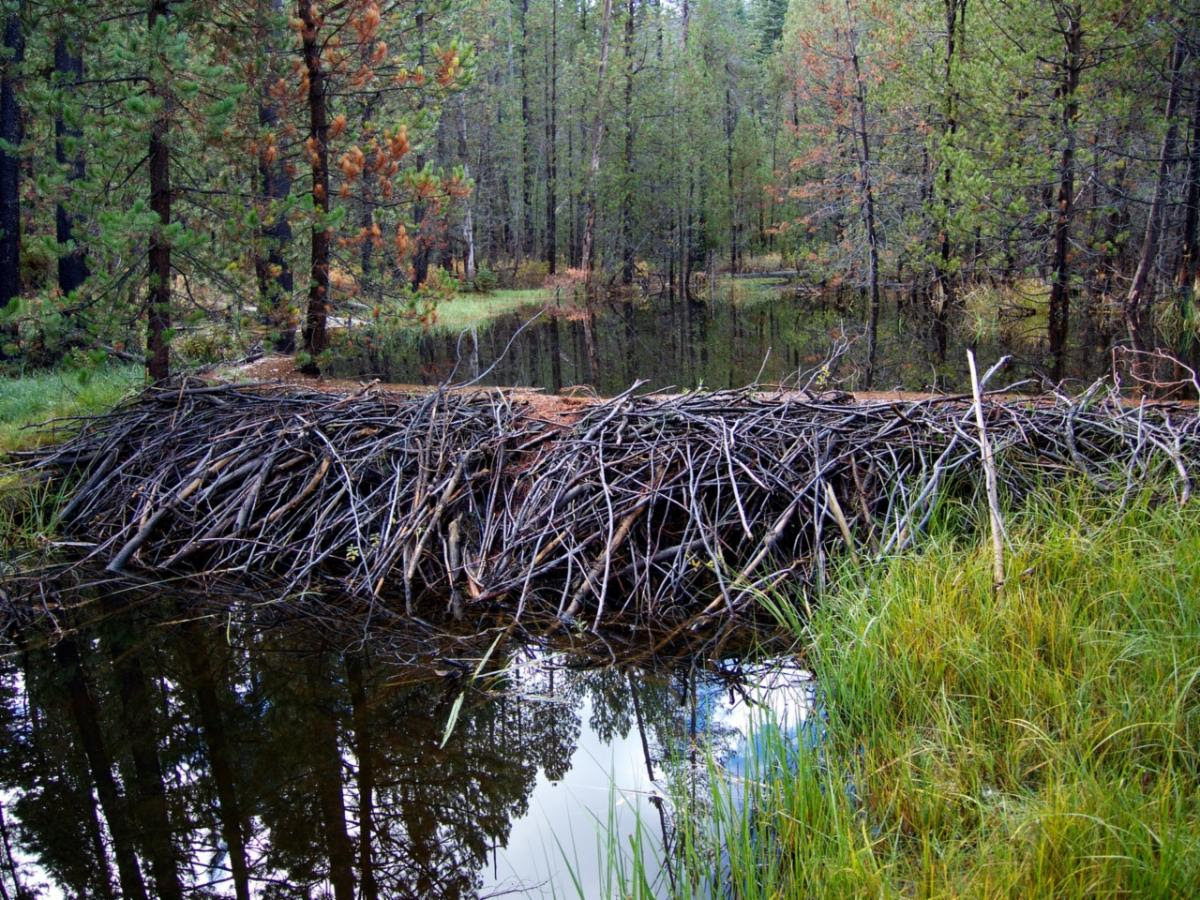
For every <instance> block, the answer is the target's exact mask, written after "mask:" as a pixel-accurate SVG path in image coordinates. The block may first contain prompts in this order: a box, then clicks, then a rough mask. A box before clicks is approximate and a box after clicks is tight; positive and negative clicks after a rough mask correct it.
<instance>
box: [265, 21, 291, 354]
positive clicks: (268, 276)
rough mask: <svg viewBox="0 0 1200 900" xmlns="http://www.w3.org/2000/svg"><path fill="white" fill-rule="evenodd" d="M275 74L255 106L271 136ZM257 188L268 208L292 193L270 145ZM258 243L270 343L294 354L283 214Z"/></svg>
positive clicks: (270, 221) (269, 27) (269, 38)
mask: <svg viewBox="0 0 1200 900" xmlns="http://www.w3.org/2000/svg"><path fill="white" fill-rule="evenodd" d="M269 2H270V12H271V14H272V16H274V17H277V16H279V15H280V14H282V12H283V0H269ZM273 29H274V23H273V22H267V23H265V26H264V28H263V46H264V47H265V48H267V51H268V52H267V54H266V55H267V57H268V59H269V58H270V56H271V54H270V50H271V49H273V48H274V46H275V41H274V39H273V34H274V32H273ZM273 75H274V73H273V72H272V70H271V68H270V66H269V64H267V66H266V68H265V70H264V72H263V84H262V87H261V89H260V90H261V94H260V97H261V99H260V101H259V106H258V123H259V125H261V126H262V127H263V128H265V129H268V130H269V132H270V133H271V134H274V132H275V129H276V128H278V127H279V110H278V108H277V107H276V105H275V100H274V98H272V96H271V93H270V85H271V82H272V80H273ZM258 176H259V187H260V189H261V191H262V201H263V204H264V205H265V206H266V207H268V208H270V207H272V206H273V205H276V204H279V203H280V202H281V201H283V200H284V199H285V198H286V197H287V196H288V194H290V193H291V192H292V179H291V177H290V176H289V175H288V172H287V168H286V166H284V164H283V159H282V158H281V154H279V153H278V151H277V149H276V148H274V147H273V146H271V147H267V148H263V150H261V151H260V155H259V162H258ZM260 237H261V240H262V242H263V244H265V246H266V251H267V255H266V258H265V259H263V258H261V257H260V258H259V259H257V260H255V269H256V271H257V275H258V293H259V302H260V303H261V304H262V307H263V308H262V312H263V314H264V316H263V317H264V318H266V319H268V320H269V321H270V324H271V325H272V327H273V329H274V332H275V335H274V340H273V344H274V347H275V349H276V350H277V351H278V352H280V353H294V352H295V351H296V326H295V324H294V323H293V322H292V314H291V309H290V307H291V301H292V291H293V289H294V288H295V280H294V279H293V276H292V267H291V263H290V262H289V260H288V256H287V248H288V247H289V246H290V245H291V243H292V226H291V224H290V223H289V222H288V220H287V216H285V215H284V214H283V213H282V211H280V210H276V211H275V214H274V217H273V218H272V217H270V216H269V215H268V216H264V224H263V226H262V232H261V235H260Z"/></svg>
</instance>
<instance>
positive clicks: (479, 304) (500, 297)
mask: <svg viewBox="0 0 1200 900" xmlns="http://www.w3.org/2000/svg"><path fill="white" fill-rule="evenodd" d="M566 299H570V298H569V297H567V298H566ZM553 302H554V293H553V291H550V290H547V289H545V288H535V289H530V290H502V291H492V292H491V293H489V294H457V295H455V297H454V299H452V300H447V301H445V302H443V303H439V304H438V307H437V315H436V318H435V319H434V323H433V325H432V328H433V330H435V331H461V330H462V329H464V328H471V327H473V326H476V327H477V326H480V325H484V324H486V323H487V322H488V321H490V320H491V319H494V318H496V317H497V316H502V315H505V314H506V313H511V312H516V311H518V310H524V309H530V310H532V308H533V307H538V306H544V305H545V304H547V303H553Z"/></svg>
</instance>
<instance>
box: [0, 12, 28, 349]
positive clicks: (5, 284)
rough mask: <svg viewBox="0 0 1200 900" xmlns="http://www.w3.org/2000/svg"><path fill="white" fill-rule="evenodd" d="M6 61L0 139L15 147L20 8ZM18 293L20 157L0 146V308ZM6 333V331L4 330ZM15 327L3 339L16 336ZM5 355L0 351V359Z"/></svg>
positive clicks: (9, 22) (11, 21) (7, 23)
mask: <svg viewBox="0 0 1200 900" xmlns="http://www.w3.org/2000/svg"><path fill="white" fill-rule="evenodd" d="M4 49H5V51H6V57H7V58H6V59H5V60H3V61H2V62H0V140H2V141H4V142H5V143H6V144H8V145H10V146H12V147H14V148H16V147H19V146H20V145H21V140H22V137H23V134H22V128H21V107H20V102H19V101H18V99H17V94H18V82H19V79H20V66H21V63H22V62H23V60H24V56H25V35H24V31H23V30H22V27H21V15H20V11H19V9H16V8H13V9H11V11H10V12H9V13H8V15H7V16H6V17H5V19H4ZM20 293H21V158H20V156H19V155H18V154H17V153H15V152H11V153H10V152H8V151H7V150H5V149H4V148H3V147H2V146H0V309H3V308H4V307H5V306H7V305H8V304H9V303H10V302H11V301H12V300H13V299H14V298H15V297H17V296H19V295H20ZM6 330H9V329H6ZM15 334H16V332H15V328H13V329H12V330H11V334H10V335H5V336H3V338H2V339H7V338H9V337H15ZM4 355H5V353H4V351H3V349H2V348H0V358H2V357H3V356H4Z"/></svg>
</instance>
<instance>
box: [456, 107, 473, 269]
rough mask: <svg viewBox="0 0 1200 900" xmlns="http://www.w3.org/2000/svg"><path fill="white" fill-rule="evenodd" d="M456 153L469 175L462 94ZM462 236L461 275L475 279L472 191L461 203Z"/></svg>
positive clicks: (467, 176) (464, 171) (466, 173)
mask: <svg viewBox="0 0 1200 900" xmlns="http://www.w3.org/2000/svg"><path fill="white" fill-rule="evenodd" d="M458 155H459V156H461V157H462V161H463V175H464V177H466V178H470V177H471V165H470V150H469V148H468V147H467V105H466V103H465V101H464V100H463V97H462V95H461V94H460V95H459V98H458ZM463 205H464V206H465V209H464V210H463V223H462V236H463V244H464V245H465V247H466V249H465V251H464V253H463V277H464V278H466V280H467V281H474V280H475V220H474V216H473V215H472V209H473V207H474V205H475V194H474V192H472V195H471V196H470V197H467V199H466V201H465V203H464V204H463Z"/></svg>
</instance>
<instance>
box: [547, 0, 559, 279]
mask: <svg viewBox="0 0 1200 900" xmlns="http://www.w3.org/2000/svg"><path fill="white" fill-rule="evenodd" d="M549 56H550V63H549V68H550V76H549V78H547V79H546V80H547V82H548V86H547V89H548V90H549V91H550V102H549V103H548V104H546V265H547V267H548V268H549V272H550V274H551V275H553V274H554V273H555V272H556V271H557V270H558V147H557V143H558V0H550V53H549Z"/></svg>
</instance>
